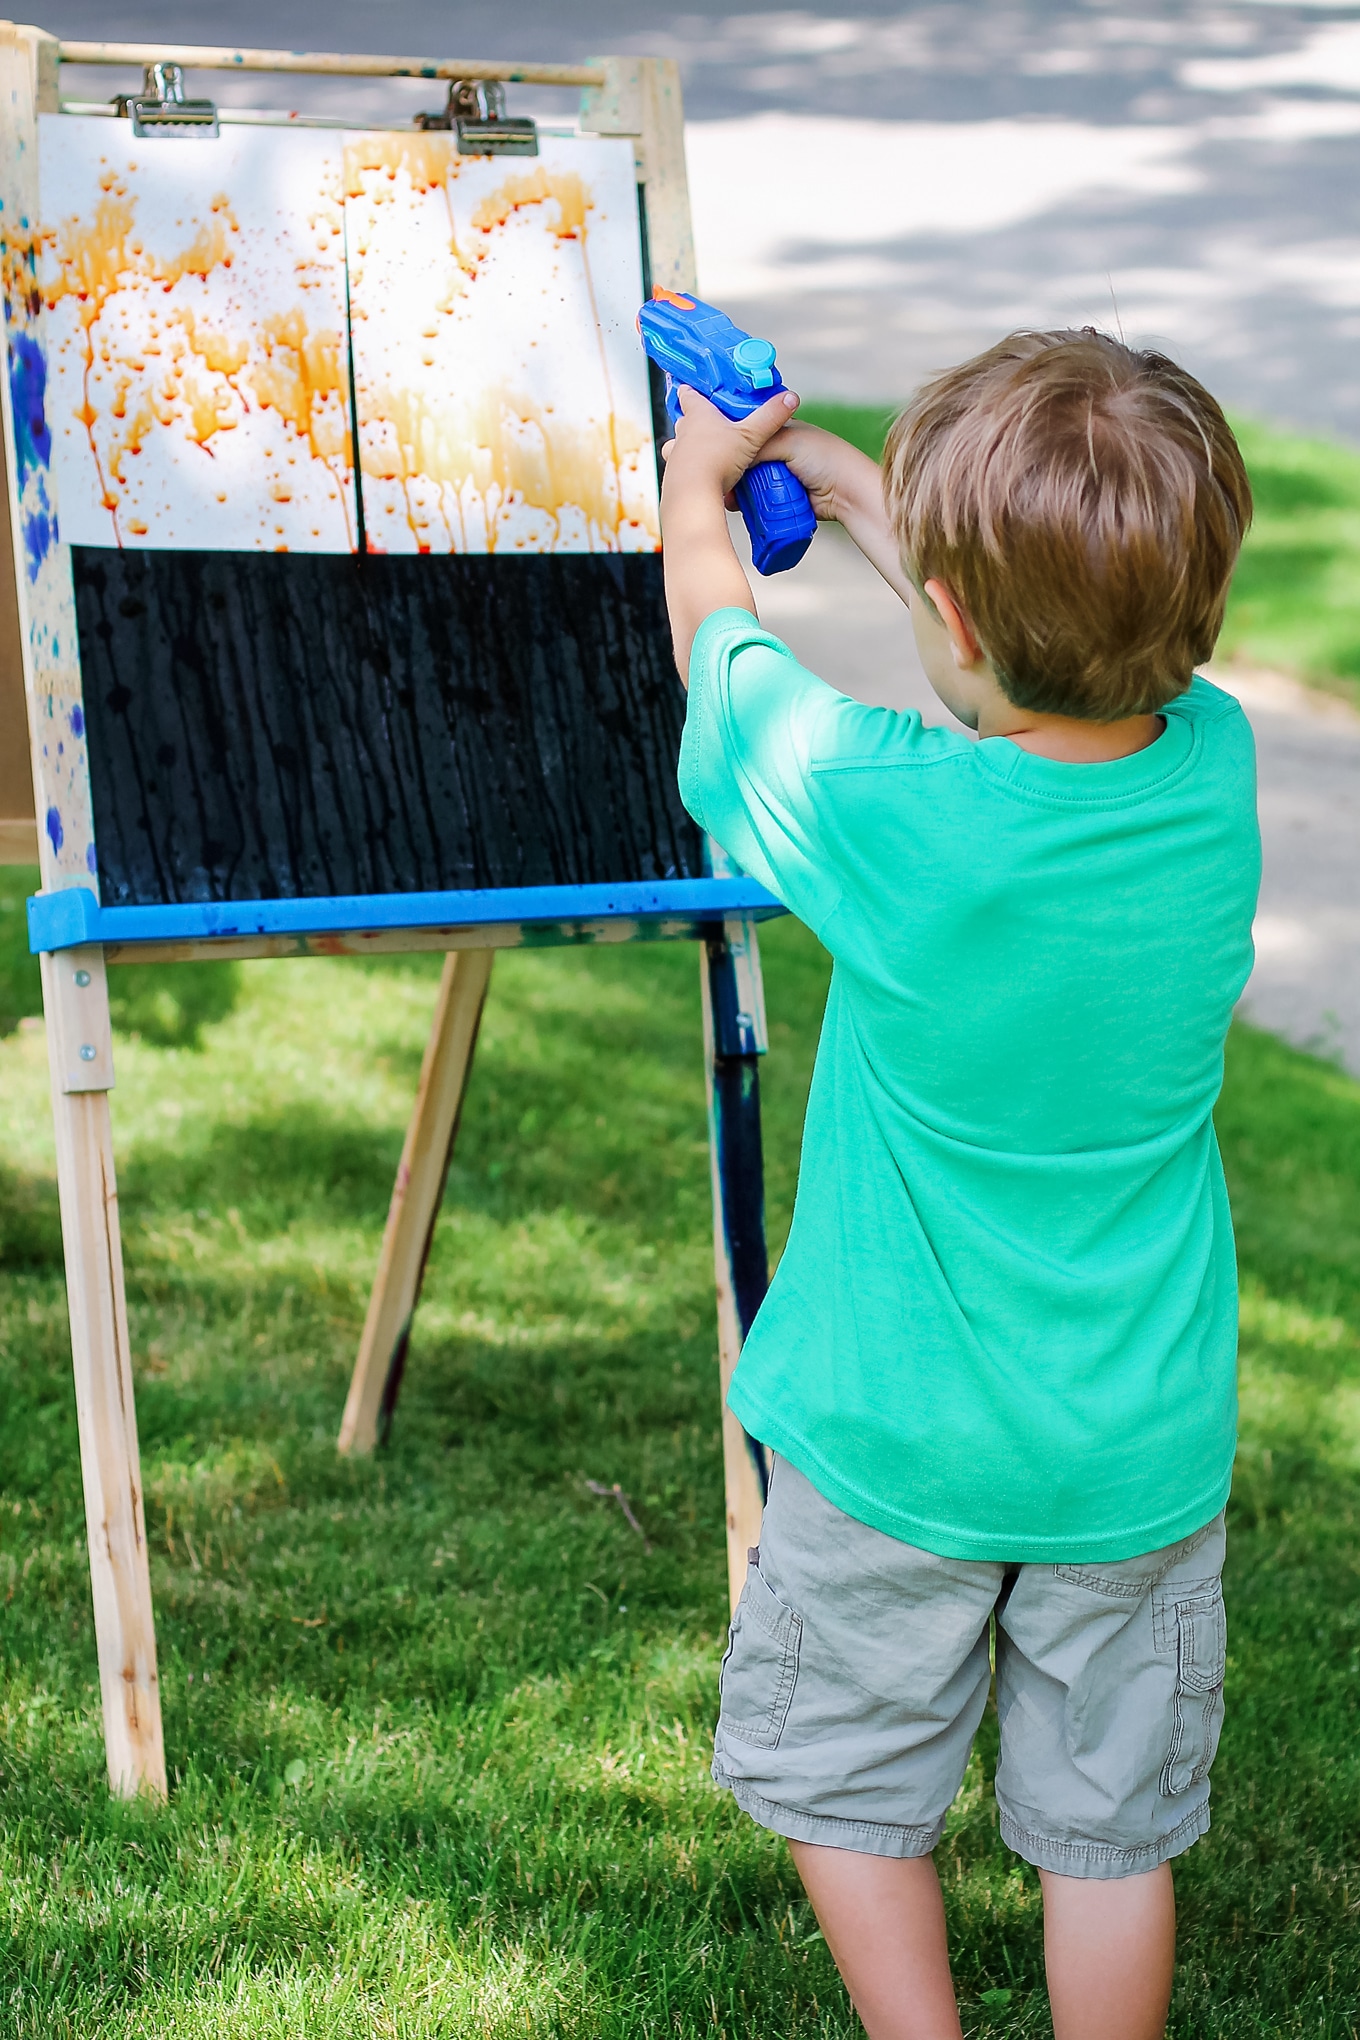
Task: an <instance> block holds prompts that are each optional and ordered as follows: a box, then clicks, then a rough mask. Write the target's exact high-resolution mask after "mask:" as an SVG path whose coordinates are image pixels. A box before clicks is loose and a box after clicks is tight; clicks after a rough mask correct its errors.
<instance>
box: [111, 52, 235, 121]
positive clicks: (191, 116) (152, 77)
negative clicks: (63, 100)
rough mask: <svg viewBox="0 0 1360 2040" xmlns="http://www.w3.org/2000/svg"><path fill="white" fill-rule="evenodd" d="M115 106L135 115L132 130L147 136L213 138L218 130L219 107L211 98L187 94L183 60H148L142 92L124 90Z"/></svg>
mask: <svg viewBox="0 0 1360 2040" xmlns="http://www.w3.org/2000/svg"><path fill="white" fill-rule="evenodd" d="M113 104H114V110H115V111H116V112H117V113H120V114H122V115H123V116H124V117H125V118H126V117H128V116H129V115H130V116H131V119H132V132H133V134H134V135H137V136H139V137H144V138H150V137H154V136H156V135H168V136H171V137H174V136H176V135H178V136H180V137H182V138H185V139H189V140H192V139H194V138H195V137H197V136H202V137H203V138H204V139H205V140H211V139H212V137H213V136H215V135H216V133H217V131H218V130H217V108H216V107H215V106H214V104H213V102H212V100H211V99H186V98H185V97H184V71H183V68H182V66H180V65H179V64H148V65H147V67H146V71H145V74H144V76H143V78H142V89H141V91H140V92H136V93H133V92H120V93H119V94H118V96H117V98H116V99H115V100H114V102H113Z"/></svg>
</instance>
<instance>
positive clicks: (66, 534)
mask: <svg viewBox="0 0 1360 2040" xmlns="http://www.w3.org/2000/svg"><path fill="white" fill-rule="evenodd" d="M39 147H40V159H39V175H40V189H41V192H42V212H43V220H44V229H43V249H42V259H41V271H40V274H41V280H42V287H43V291H44V295H45V298H46V302H47V307H48V311H47V337H48V352H49V397H48V419H49V423H50V426H51V430H52V440H53V469H54V474H55V481H56V490H57V515H58V526H59V532H60V536H61V538H62V539H63V540H65V541H67V542H68V543H74V544H82V545H121V546H155V547H162V548H165V547H204V548H213V549H220V550H223V551H248V550H261V551H276V552H277V551H295V552H347V551H351V550H352V549H353V548H354V546H355V543H356V533H355V529H354V526H355V522H356V517H355V499H354V479H353V474H352V441H351V432H350V414H349V375H348V361H347V355H346V346H345V262H344V221H343V214H342V192H341V138H340V137H339V136H338V135H333V134H328V133H325V132H317V131H305V130H300V131H292V132H290V131H288V130H286V129H285V130H282V131H280V130H278V129H269V128H246V127H236V128H228V129H227V130H226V131H225V132H224V133H223V134H222V135H221V136H220V137H219V138H217V139H216V140H212V139H198V138H195V139H193V140H181V139H178V138H169V137H156V138H155V139H152V140H144V141H138V140H136V139H135V138H134V137H133V134H132V129H131V125H130V123H128V122H127V121H122V120H96V119H90V118H86V119H81V118H79V117H73V116H70V115H46V116H44V117H43V119H42V120H41V122H40V139H39Z"/></svg>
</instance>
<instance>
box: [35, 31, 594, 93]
mask: <svg viewBox="0 0 1360 2040" xmlns="http://www.w3.org/2000/svg"><path fill="white" fill-rule="evenodd" d="M57 61H58V62H59V63H62V64H165V63H169V64H183V65H184V67H185V69H186V70H196V71H298V72H307V73H315V74H319V73H322V72H327V73H330V74H332V75H336V76H340V77H344V78H501V79H504V80H505V81H506V83H507V84H511V85H595V86H600V85H603V84H604V83H605V69H604V66H603V64H515V63H509V62H506V61H505V60H504V59H502V60H500V61H498V62H492V63H487V62H485V61H483V62H480V63H479V62H476V61H474V60H473V59H471V58H468V57H458V58H453V57H357V56H351V55H349V54H348V53H347V52H335V51H327V50H234V49H231V48H230V47H226V48H220V49H214V48H208V47H199V46H198V45H196V44H191V43H119V42H64V41H63V42H61V43H60V44H59V45H58V49H57Z"/></svg>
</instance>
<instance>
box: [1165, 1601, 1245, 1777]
mask: <svg viewBox="0 0 1360 2040" xmlns="http://www.w3.org/2000/svg"><path fill="white" fill-rule="evenodd" d="M1153 1608H1154V1620H1155V1623H1156V1641H1157V1648H1158V1649H1159V1650H1165V1651H1174V1652H1175V1655H1176V1690H1175V1695H1174V1700H1173V1705H1172V1719H1171V1744H1170V1748H1169V1749H1168V1751H1167V1758H1166V1762H1165V1764H1164V1765H1163V1766H1162V1779H1161V1789H1162V1794H1163V1796H1164V1797H1165V1798H1167V1799H1174V1798H1175V1797H1176V1796H1177V1794H1178V1793H1181V1792H1189V1791H1190V1790H1191V1789H1192V1788H1193V1787H1194V1786H1196V1785H1202V1784H1203V1782H1204V1780H1205V1779H1206V1778H1207V1777H1208V1775H1209V1766H1210V1765H1211V1764H1212V1763H1213V1761H1214V1752H1215V1751H1216V1750H1217V1748H1218V1737H1219V1731H1220V1730H1221V1728H1222V1726H1223V1675H1224V1671H1225V1668H1226V1662H1227V1653H1228V1626H1227V1618H1226V1616H1225V1614H1224V1612H1223V1586H1222V1583H1221V1581H1219V1580H1196V1581H1194V1582H1192V1583H1190V1584H1187V1585H1183V1586H1179V1587H1171V1586H1167V1587H1159V1588H1157V1589H1156V1591H1155V1594H1154V1597H1153Z"/></svg>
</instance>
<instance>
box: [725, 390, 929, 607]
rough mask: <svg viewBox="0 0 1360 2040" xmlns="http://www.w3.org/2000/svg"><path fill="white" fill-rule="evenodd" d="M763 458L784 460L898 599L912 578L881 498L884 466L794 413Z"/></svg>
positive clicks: (825, 517) (821, 512)
mask: <svg viewBox="0 0 1360 2040" xmlns="http://www.w3.org/2000/svg"><path fill="white" fill-rule="evenodd" d="M760 457H761V459H762V460H783V461H787V462H788V464H789V466H790V468H792V470H793V472H794V474H796V475H797V477H798V479H799V481H800V482H801V483H802V484H803V487H804V488H805V489H806V490H807V492H808V495H809V496H810V497H811V499H812V507H813V509H814V510H815V511H816V513H817V515H818V517H820V518H821V519H822V521H823V522H824V523H836V524H840V525H843V526H844V528H845V530H846V531H847V532H848V534H849V535H850V537H851V538H852V539H853V540H854V541H855V544H856V545H857V546H858V547H859V549H860V551H861V552H862V553H863V554H864V557H865V558H866V559H867V560H868V561H869V562H870V564H871V565H872V566H874V567H876V568H877V569H878V571H879V573H880V574H881V575H882V576H883V578H884V580H885V581H886V582H887V584H888V586H889V587H890V588H891V589H892V591H893V593H894V594H895V595H898V596H900V598H901V600H902V601H903V602H906V603H910V600H911V583H910V581H909V580H908V579H907V573H906V569H905V567H904V566H903V564H902V555H901V553H900V551H899V550H898V545H897V540H896V539H895V538H894V536H893V531H892V526H891V525H890V524H889V522H888V513H887V510H886V509H885V507H884V503H883V471H882V469H881V468H880V467H879V465H878V462H877V461H876V460H870V458H869V456H868V454H867V453H861V452H860V450H859V448H858V447H857V446H851V445H850V443H849V441H848V440H845V439H838V438H837V437H836V434H835V433H834V432H824V431H823V430H822V428H821V426H820V425H804V424H802V423H800V421H799V420H798V419H797V418H795V419H793V420H792V421H791V423H789V424H788V425H785V426H784V427H783V429H782V430H781V431H779V432H776V433H775V435H774V437H773V438H772V439H769V440H767V441H766V443H765V445H764V446H763V447H762V448H761V454H760Z"/></svg>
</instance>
